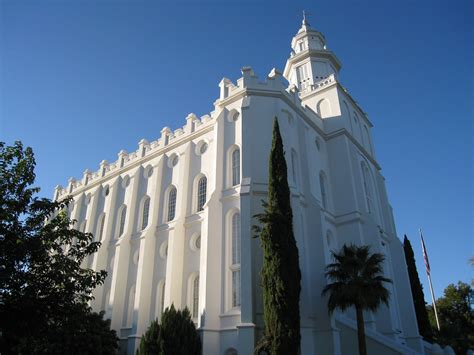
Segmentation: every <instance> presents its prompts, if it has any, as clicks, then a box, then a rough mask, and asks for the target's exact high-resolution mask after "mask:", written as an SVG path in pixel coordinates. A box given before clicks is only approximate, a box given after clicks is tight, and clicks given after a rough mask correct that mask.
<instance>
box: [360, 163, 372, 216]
mask: <svg viewBox="0 0 474 355" xmlns="http://www.w3.org/2000/svg"><path fill="white" fill-rule="evenodd" d="M361 169H362V180H363V184H364V192H365V201H366V203H367V212H369V213H372V211H373V202H372V193H371V192H372V191H371V185H370V173H369V169H368V168H367V165H365V164H364V163H363V162H362V163H361Z"/></svg>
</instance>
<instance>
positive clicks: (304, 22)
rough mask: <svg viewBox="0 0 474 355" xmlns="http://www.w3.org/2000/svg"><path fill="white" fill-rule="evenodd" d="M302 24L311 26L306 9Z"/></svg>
mask: <svg viewBox="0 0 474 355" xmlns="http://www.w3.org/2000/svg"><path fill="white" fill-rule="evenodd" d="M301 24H302V25H303V26H311V25H310V24H309V22H308V20H307V19H306V10H303V21H302V22H301Z"/></svg>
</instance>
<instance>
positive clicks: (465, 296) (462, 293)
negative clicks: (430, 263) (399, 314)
mask: <svg viewBox="0 0 474 355" xmlns="http://www.w3.org/2000/svg"><path fill="white" fill-rule="evenodd" d="M473 292H474V291H473V289H472V287H471V286H469V285H468V284H466V283H464V282H458V284H457V285H454V284H450V285H448V287H446V288H445V289H444V297H441V298H438V300H437V301H436V308H437V310H438V316H439V323H440V331H438V329H437V328H436V319H435V315H434V310H433V307H432V306H428V313H429V317H430V322H431V325H432V327H433V329H434V340H435V341H436V342H437V343H439V344H442V345H444V346H446V345H450V346H451V347H452V348H453V349H454V351H455V352H456V354H465V353H466V352H467V350H468V349H474V310H473V303H474V299H473V295H474V294H473Z"/></svg>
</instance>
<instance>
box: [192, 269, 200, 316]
mask: <svg viewBox="0 0 474 355" xmlns="http://www.w3.org/2000/svg"><path fill="white" fill-rule="evenodd" d="M192 287H193V304H192V314H193V318H197V317H198V315H199V275H197V276H196V277H195V278H194V280H193V285H192Z"/></svg>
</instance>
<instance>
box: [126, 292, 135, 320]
mask: <svg viewBox="0 0 474 355" xmlns="http://www.w3.org/2000/svg"><path fill="white" fill-rule="evenodd" d="M134 308H135V285H133V286H132V287H131V288H130V293H129V295H128V314H127V324H126V326H127V327H131V326H132V322H133V310H134Z"/></svg>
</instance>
